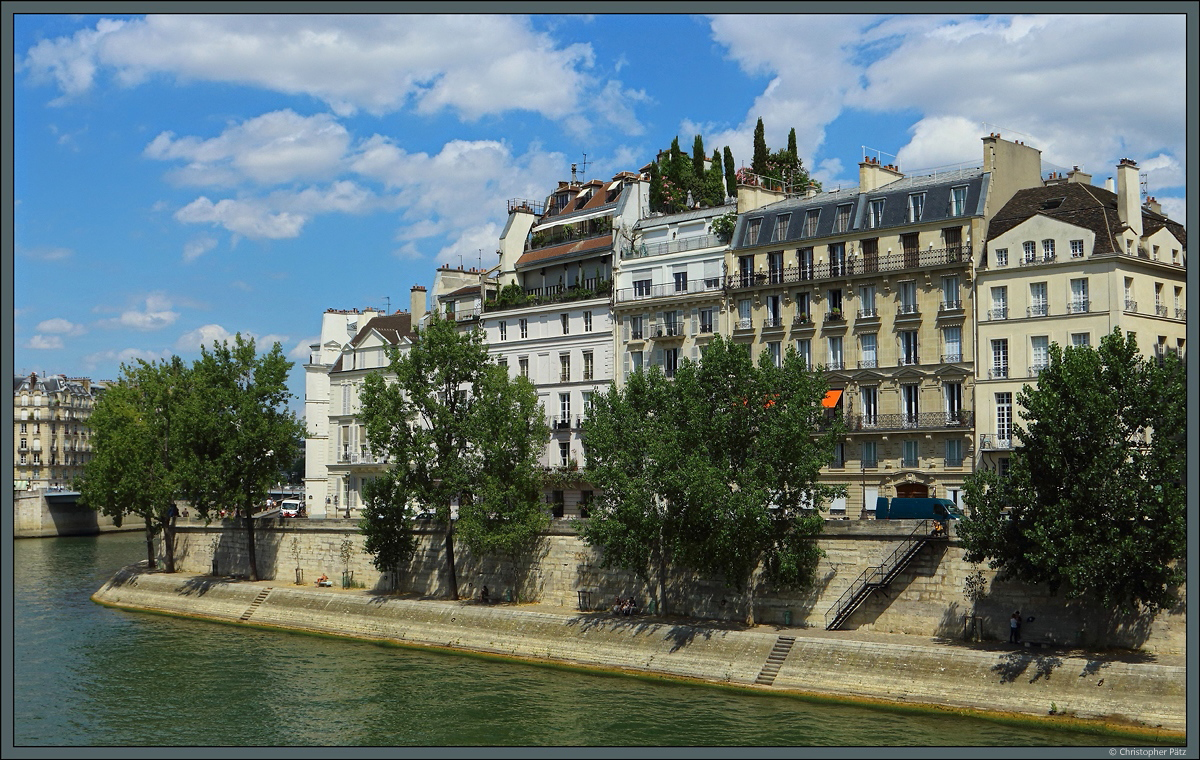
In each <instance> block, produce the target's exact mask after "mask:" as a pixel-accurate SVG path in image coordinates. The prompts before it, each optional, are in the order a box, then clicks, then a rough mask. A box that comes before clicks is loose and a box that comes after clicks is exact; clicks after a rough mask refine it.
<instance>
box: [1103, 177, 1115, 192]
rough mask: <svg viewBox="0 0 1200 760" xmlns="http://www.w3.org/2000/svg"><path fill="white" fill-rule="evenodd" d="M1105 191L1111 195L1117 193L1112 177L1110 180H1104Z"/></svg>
mask: <svg viewBox="0 0 1200 760" xmlns="http://www.w3.org/2000/svg"><path fill="white" fill-rule="evenodd" d="M1104 189H1105V190H1107V191H1108V192H1110V193H1115V192H1117V186H1116V185H1114V184H1113V178H1112V177H1109V178H1108V179H1106V180H1104Z"/></svg>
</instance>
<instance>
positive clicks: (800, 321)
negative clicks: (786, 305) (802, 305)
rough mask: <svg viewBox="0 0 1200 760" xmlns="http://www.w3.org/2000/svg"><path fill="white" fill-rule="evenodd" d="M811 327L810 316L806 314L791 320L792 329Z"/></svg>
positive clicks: (800, 314)
mask: <svg viewBox="0 0 1200 760" xmlns="http://www.w3.org/2000/svg"><path fill="white" fill-rule="evenodd" d="M812 326H813V320H812V316H811V315H809V314H808V312H801V313H799V314H797V315H796V316H795V317H794V318H793V319H792V327H793V328H805V327H812Z"/></svg>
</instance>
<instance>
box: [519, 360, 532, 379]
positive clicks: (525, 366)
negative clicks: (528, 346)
mask: <svg viewBox="0 0 1200 760" xmlns="http://www.w3.org/2000/svg"><path fill="white" fill-rule="evenodd" d="M517 367H518V368H519V371H520V373H521V377H524V378H528V377H529V357H528V356H522V357H521V358H520V359H517Z"/></svg>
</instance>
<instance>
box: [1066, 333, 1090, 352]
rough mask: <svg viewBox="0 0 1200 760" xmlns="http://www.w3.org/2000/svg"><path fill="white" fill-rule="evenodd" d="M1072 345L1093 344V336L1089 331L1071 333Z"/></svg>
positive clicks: (1085, 345) (1082, 346)
mask: <svg viewBox="0 0 1200 760" xmlns="http://www.w3.org/2000/svg"><path fill="white" fill-rule="evenodd" d="M1071 345H1072V346H1074V347H1075V348H1087V347H1088V346H1090V345H1092V339H1091V336H1090V335H1089V334H1088V333H1071Z"/></svg>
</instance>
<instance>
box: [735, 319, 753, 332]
mask: <svg viewBox="0 0 1200 760" xmlns="http://www.w3.org/2000/svg"><path fill="white" fill-rule="evenodd" d="M733 327H734V329H735V330H753V329H754V321H753V320H752V319H750V318H749V317H746V318H744V319H739V320H738V321H737V322H735V323H734V325H733Z"/></svg>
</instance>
